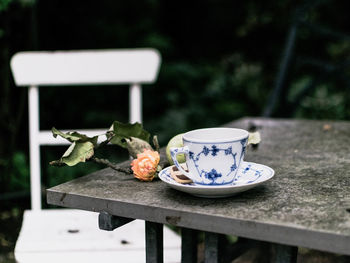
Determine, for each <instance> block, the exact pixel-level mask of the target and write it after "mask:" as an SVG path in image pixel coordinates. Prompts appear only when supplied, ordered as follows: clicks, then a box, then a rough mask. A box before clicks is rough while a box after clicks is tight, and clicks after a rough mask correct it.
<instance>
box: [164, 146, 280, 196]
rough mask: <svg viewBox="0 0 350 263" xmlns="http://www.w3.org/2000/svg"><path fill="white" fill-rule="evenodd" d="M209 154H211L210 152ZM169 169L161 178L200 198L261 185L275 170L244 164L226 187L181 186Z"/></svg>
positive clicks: (260, 165)
mask: <svg viewBox="0 0 350 263" xmlns="http://www.w3.org/2000/svg"><path fill="white" fill-rule="evenodd" d="M208 154H209V152H208ZM170 168H171V167H167V168H165V169H163V170H162V171H161V172H160V173H159V175H158V176H159V178H160V179H161V180H162V181H163V182H165V183H167V184H168V185H169V186H170V187H172V188H174V189H177V190H180V191H183V192H187V193H189V194H192V195H195V196H200V197H209V198H216V197H226V196H231V195H234V194H237V193H239V192H243V191H246V190H248V189H251V188H253V187H255V186H257V185H260V184H262V183H264V182H266V181H268V180H270V179H271V178H272V177H273V176H274V173H275V172H274V170H273V169H272V168H270V167H268V166H266V165H262V164H257V163H252V162H244V161H243V162H242V163H241V166H240V167H239V169H238V171H237V175H236V177H235V179H234V181H233V182H232V183H230V184H225V185H201V184H194V183H189V184H180V183H178V182H176V181H175V180H174V179H173V178H172V177H171V174H170Z"/></svg>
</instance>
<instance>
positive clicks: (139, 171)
mask: <svg viewBox="0 0 350 263" xmlns="http://www.w3.org/2000/svg"><path fill="white" fill-rule="evenodd" d="M159 160H160V156H159V153H158V152H157V151H152V150H147V149H144V151H143V153H139V154H138V155H137V159H134V160H133V161H132V162H131V169H132V171H133V172H134V176H135V177H136V178H137V179H139V180H141V181H152V180H153V178H154V175H155V173H156V172H157V167H158V163H159Z"/></svg>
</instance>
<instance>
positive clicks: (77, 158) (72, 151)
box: [60, 141, 94, 166]
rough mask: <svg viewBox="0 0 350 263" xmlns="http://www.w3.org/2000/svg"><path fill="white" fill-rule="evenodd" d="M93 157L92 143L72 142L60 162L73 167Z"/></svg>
mask: <svg viewBox="0 0 350 263" xmlns="http://www.w3.org/2000/svg"><path fill="white" fill-rule="evenodd" d="M93 155H94V144H93V143H92V142H89V141H87V142H73V143H72V144H71V146H69V148H68V149H67V151H66V152H65V153H64V154H63V156H62V158H61V159H60V162H62V163H65V164H66V165H68V166H74V165H76V164H78V163H81V162H85V161H86V160H88V159H90V158H91V157H92V156H93Z"/></svg>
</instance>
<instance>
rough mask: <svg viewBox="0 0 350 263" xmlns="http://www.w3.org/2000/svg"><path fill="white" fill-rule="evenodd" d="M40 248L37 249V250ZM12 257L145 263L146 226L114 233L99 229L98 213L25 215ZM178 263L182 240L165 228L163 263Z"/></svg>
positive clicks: (69, 211)
mask: <svg viewBox="0 0 350 263" xmlns="http://www.w3.org/2000/svg"><path fill="white" fill-rule="evenodd" d="M38 248H40V249H38ZM15 257H16V260H17V261H18V262H36V263H37V262H50V263H55V262H59V263H62V262H97V261H100V262H104V263H105V262H126V263H129V262H130V263H132V262H135V263H140V262H145V260H146V254H145V222H144V221H142V220H135V221H132V222H130V223H129V224H126V225H124V226H122V227H120V228H118V229H116V230H115V231H102V230H100V229H99V228H98V213H94V212H88V211H80V210H72V209H49V210H42V211H38V212H35V211H32V210H28V211H25V213H24V216H23V223H22V229H21V232H20V234H19V237H18V240H17V243H16V248H15ZM180 261H181V238H180V237H179V236H178V235H177V234H176V233H175V232H173V231H172V230H170V229H169V228H167V227H164V262H180Z"/></svg>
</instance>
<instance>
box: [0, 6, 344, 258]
mask: <svg viewBox="0 0 350 263" xmlns="http://www.w3.org/2000/svg"><path fill="white" fill-rule="evenodd" d="M349 10H350V2H349V1H346V0H337V1H335V0H334V1H331V0H323V1H322V0H318V1H295V0H279V1H272V0H265V1H257V0H245V1H229V0H215V1H214V0H201V1H197V0H193V1H184V0H178V1H164V0H163V1H161V0H128V1H108V0H100V1H88V0H84V1H83V0H76V1H67V0H47V1H42V0H40V1H39V0H0V125H1V126H0V127H1V128H0V253H1V255H5V256H1V257H0V261H1V260H2V259H3V260H5V259H6V258H11V251H12V250H13V247H14V244H15V241H16V238H17V234H18V231H19V229H20V225H21V215H22V211H23V210H24V209H27V208H29V207H30V201H29V164H28V162H29V161H28V159H29V158H28V116H27V106H28V105H27V89H26V88H23V87H21V88H19V87H16V86H15V85H14V81H13V77H12V74H11V71H10V67H9V62H10V59H11V57H12V56H13V55H14V54H15V53H16V52H18V51H26V50H75V49H111V48H140V47H152V48H156V49H158V50H159V52H160V53H161V55H162V64H161V70H160V73H159V78H158V81H157V82H156V83H155V84H153V85H145V86H143V110H144V116H143V117H144V127H145V129H146V130H148V131H150V132H151V134H156V135H158V138H159V141H160V144H161V146H165V145H166V144H167V142H168V140H169V139H170V138H171V137H172V136H174V135H176V134H178V133H181V132H185V131H187V130H190V129H194V128H201V127H210V126H218V125H222V124H225V123H227V122H229V121H232V120H234V119H238V118H241V117H244V116H270V117H278V118H308V119H336V120H349V119H350V92H349V91H350V90H349V89H350V88H349V87H350V78H349V77H350V76H349V74H350V71H349V62H350V60H349V59H350V27H349V25H350V24H349V20H350V17H349ZM105 90H106V89H104V91H103V92H99V89H98V88H97V87H91V88H89V89H87V88H86V87H67V88H55V87H50V88H47V89H45V91H44V92H41V98H40V99H41V102H40V106H41V107H43V108H45V109H47V110H45V112H44V113H43V114H42V115H41V116H40V118H41V119H40V127H41V128H42V129H51V127H53V126H55V127H57V128H58V129H65V128H72V129H74V128H82V127H84V128H94V127H106V128H108V127H109V126H110V124H111V123H112V122H113V121H114V120H118V121H122V122H127V121H128V89H125V88H123V87H121V88H118V89H115V88H113V87H111V88H107V92H106V91H105ZM91 94H93V95H91ZM106 95H107V96H106ZM64 151H65V148H62V147H51V148H46V147H42V159H43V160H42V162H43V163H42V180H43V182H44V185H45V186H46V187H50V186H53V185H57V184H59V183H61V182H64V181H67V180H70V179H72V178H75V177H78V176H81V175H84V174H86V173H88V172H91V171H94V170H96V169H100V168H101V167H99V166H97V165H96V164H80V165H78V166H77V167H75V168H74V169H72V168H54V167H50V166H49V165H48V162H49V161H51V160H55V159H58V158H59V157H60V156H61V155H62V153H63V152H64ZM106 155H108V157H109V158H110V159H112V160H114V161H121V160H125V159H127V157H128V156H127V154H126V153H125V152H123V151H120V150H118V149H113V150H111V152H108V153H106Z"/></svg>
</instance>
